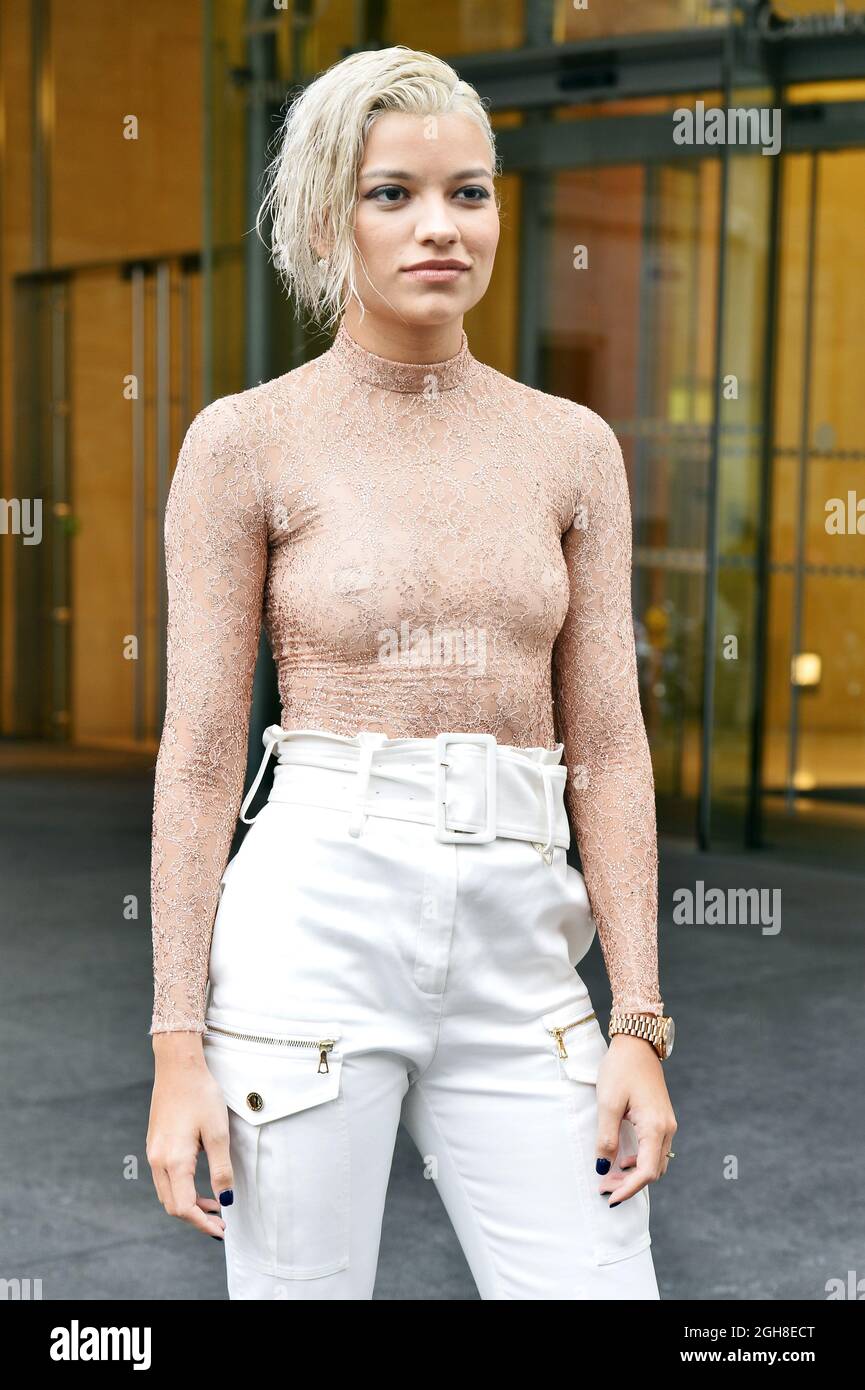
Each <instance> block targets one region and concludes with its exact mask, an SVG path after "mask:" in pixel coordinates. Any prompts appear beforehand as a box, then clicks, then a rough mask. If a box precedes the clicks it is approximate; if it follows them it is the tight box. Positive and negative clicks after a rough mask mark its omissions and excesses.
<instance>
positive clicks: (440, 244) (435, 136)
mask: <svg viewBox="0 0 865 1390" xmlns="http://www.w3.org/2000/svg"><path fill="white" fill-rule="evenodd" d="M498 239H499V216H498V209H497V208H496V204H495V198H494V193H493V176H492V167H491V162H490V148H489V143H488V141H487V138H486V136H485V134H484V132H483V131H482V129H481V128H480V126H479V125H478V124H477V122H476V121H475V120H473V119H472V117H471V116H467V115H465V114H462V113H457V112H454V113H448V114H446V115H437V116H413V115H408V114H406V113H404V112H397V111H388V112H385V113H384V114H383V115H381V116H379V117H378V119H377V120H376V121H374V123H373V125H372V128H371V130H370V133H369V135H368V137H367V141H366V148H365V150H364V156H363V160H362V162H361V167H360V171H359V174H358V194H357V204H356V219H355V242H356V244H357V247H358V250H359V251H360V253H361V255H362V257H363V262H361V260H360V258H359V257H357V256H356V257H355V280H356V284H357V291H358V294H359V296H360V298H361V300H362V302H363V305H364V308H365V309H366V310H367V312H368V313H369V314H370V315H371V316H373V317H374V318H377V319H380V320H381V319H387V320H389V321H394V320H395V321H397V322H399V323H401V324H403V325H405V324H414V325H417V326H418V327H421V326H428V327H432V326H434V325H439V324H446V323H448V322H450V321H451V320H454V319H460V318H461V316H462V315H463V314H464V313H465V312H466V311H467V310H468V309H470V308H471V307H472V305H474V304H477V302H478V300H479V299H480V298H481V297H482V296H483V294H484V292H485V291H486V288H487V285H488V284H489V281H490V275H491V274H492V269H493V261H494V259H495V253H496V246H497V244H498ZM429 261H433V262H435V263H436V264H437V265H439V266H441V264H442V262H450V261H454V262H457V263H458V266H459V268H456V269H451V270H439V271H438V273H436V272H435V271H424V270H418V269H413V267H417V266H418V265H419V264H422V263H424V262H429ZM364 263H365V267H366V269H365V270H364ZM388 301H389V302H388Z"/></svg>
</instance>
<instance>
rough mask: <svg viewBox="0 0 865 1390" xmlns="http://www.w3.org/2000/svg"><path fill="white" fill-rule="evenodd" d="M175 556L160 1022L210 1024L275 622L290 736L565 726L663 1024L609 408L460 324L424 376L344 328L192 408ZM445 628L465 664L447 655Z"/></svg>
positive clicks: (644, 1001) (602, 934)
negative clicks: (529, 375) (323, 345)
mask: <svg viewBox="0 0 865 1390" xmlns="http://www.w3.org/2000/svg"><path fill="white" fill-rule="evenodd" d="M165 552H166V567H167V575H168V594H169V613H168V653H167V659H168V687H167V709H166V714H165V724H164V729H163V733H162V739H161V743H160V747H159V755H158V759H157V764H156V781H155V792H154V806H153V843H152V850H153V853H152V866H151V910H152V919H153V953H154V977H155V990H154V1009H153V1019H152V1024H151V1028H150V1032H151V1033H157V1032H170V1031H174V1030H178V1029H191V1030H193V1031H196V1032H201V1031H202V1030H203V1027H204V1021H203V1020H204V1001H205V990H206V984H207V968H208V955H209V950H210V939H211V933H212V927H213V921H214V918H215V915H216V907H217V903H218V897H219V882H220V878H221V876H222V873H223V871H224V868H225V865H226V862H227V858H228V853H229V849H230V846H231V842H232V837H233V833H234V827H235V823H236V818H237V814H238V810H239V806H240V801H241V798H242V794H243V783H244V777H245V771H246V754H247V734H248V723H249V709H250V698H251V690H252V678H253V671H254V667H255V661H256V655H257V652H258V644H259V634H260V626H261V622H262V619H263V621H264V624H265V630H266V632H267V636H268V638H269V641H270V646H271V649H272V651H273V656H274V659H275V662H276V665H277V668H278V672H279V686H280V694H281V704H282V721H281V722H282V725H283V727H284V728H286V729H291V728H320V729H327V730H331V731H332V732H335V733H340V734H349V735H351V734H354V733H356V732H357V731H358V729H361V728H368V729H376V730H380V731H383V732H385V733H386V734H387V735H388V737H391V738H396V737H420V738H426V737H431V736H433V735H435V734H437V733H439V732H441V731H442V730H464V731H470V732H483V733H492V734H494V735H495V736H496V738H497V740H498V741H499V742H500V743H510V744H513V745H516V746H521V747H531V746H539V745H540V746H549V745H551V744H553V743H555V742H557V741H559V740H561V741H562V742H563V743H564V755H563V758H564V761H565V762H566V763H567V765H568V768H569V770H570V776H569V778H568V783H567V787H566V792H565V796H566V802H567V806H568V812H569V815H570V820H571V825H572V827H573V829H574V833H575V836H576V840H577V844H578V847H579V851H580V856H581V862H582V866H583V874H584V877H585V880H586V887H587V890H588V893H589V899H590V903H591V907H592V913H593V916H594V919H595V922H596V924H597V929H598V935H599V938H600V942H601V947H602V950H603V954H604V959H605V963H606V967H607V971H608V974H609V977H610V983H611V988H612V994H613V1004H614V1006H616V1007H617V1008H620V1009H633V1010H638V1011H641V1012H650V1013H656V1014H660V1013H662V1012H663V1004H662V1001H661V998H660V995H659V989H658V965H657V935H656V912H657V843H656V828H655V804H654V784H653V776H652V764H651V761H650V756H649V748H648V741H647V738H646V731H645V726H644V723H643V718H642V714H641V709H640V701H639V695H638V688H637V673H636V658H635V650H634V633H633V624H632V616H631V599H630V571H631V515H630V502H629V496H628V486H627V479H626V475H625V468H624V463H623V459H622V453H621V449H620V447H619V444H618V442H617V440H616V436H615V435H614V433H613V431H612V429H611V428H610V426H609V425H608V424H606V422H605V421H604V420H603V419H602V418H601V417H600V416H599V415H597V414H595V413H594V412H593V411H592V410H590V409H589V408H588V407H587V406H584V405H577V404H575V403H574V402H573V401H570V400H566V399H564V398H560V397H557V396H551V395H547V394H546V393H544V392H542V391H538V390H535V389H533V388H531V387H528V386H524V385H521V384H520V383H519V382H516V381H513V380H512V379H511V378H510V377H507V376H504V375H503V374H502V373H500V372H498V371H496V370H494V369H493V368H492V367H488V366H485V365H484V364H483V363H481V362H479V361H477V360H476V359H475V358H474V357H473V356H472V354H471V352H470V351H469V347H468V342H467V340H466V336H465V334H463V340H462V347H461V349H460V351H459V353H458V354H457V355H456V356H455V357H452V358H449V359H447V360H446V361H444V362H435V363H430V364H426V365H423V364H413V363H401V362H393V361H390V360H388V359H386V358H382V357H378V356H375V355H374V354H373V353H370V352H368V351H367V350H366V349H365V348H362V347H361V346H360V345H359V344H358V343H357V342H355V340H354V339H353V338H351V337H350V335H349V333H348V330H347V329H346V328H345V326H344V325H341V326H340V328H339V330H338V332H337V336H336V338H335V340H334V342H333V344H332V346H331V347H330V348H329V349H328V350H327V351H326V352H324V353H323V355H321V356H320V357H318V358H316V359H315V360H314V361H312V362H309V363H306V364H304V365H303V366H301V367H298V368H296V369H294V370H293V371H290V372H287V373H285V374H284V375H283V376H279V377H275V378H274V379H273V380H271V381H265V382H262V383H260V384H259V385H258V386H254V387H251V388H250V389H248V390H245V391H241V392H238V393H237V394H235V395H230V396H224V397H222V398H220V399H219V400H215V401H213V402H212V403H211V404H210V405H208V406H205V407H204V409H203V410H201V411H199V413H198V414H197V415H196V416H195V418H194V420H193V421H192V423H191V424H190V426H189V429H188V430H187V433H186V436H185V438H184V440H183V444H182V447H181V450H180V454H179V457H178V462H177V468H176V470H175V473H174V477H173V479H172V483H171V488H170V492H169V497H168V504H167V510H166V516H165ZM438 638H442V644H441V648H440V650H441V651H444V652H448V651H453V650H457V651H458V652H459V660H451V661H450V662H447V661H441V660H439V661H436V660H435V658H434V655H431V653H435V651H436V650H437V646H436V639H438ZM449 644H450V645H449ZM460 644H462V645H460Z"/></svg>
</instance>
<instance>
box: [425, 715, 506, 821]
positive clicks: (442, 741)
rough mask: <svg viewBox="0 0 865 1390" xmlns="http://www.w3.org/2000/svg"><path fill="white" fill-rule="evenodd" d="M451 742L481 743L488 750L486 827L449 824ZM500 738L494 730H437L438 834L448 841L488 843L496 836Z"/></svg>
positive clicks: (436, 785)
mask: <svg viewBox="0 0 865 1390" xmlns="http://www.w3.org/2000/svg"><path fill="white" fill-rule="evenodd" d="M449 743H480V744H482V745H483V746H484V748H485V750H486V758H485V764H484V772H485V786H486V800H487V807H486V809H487V818H486V824H485V825H484V828H483V830H448V828H447V826H446V825H445V815H446V801H445V771H446V768H447V760H446V758H445V753H446V750H447V746H448V744H449ZM496 746H497V745H496V739H495V735H494V734H436V740H435V760H436V766H435V806H436V809H435V837H436V839H437V840H441V841H442V842H443V843H444V844H488V843H489V841H490V840H494V839H495V838H496V770H497V764H496Z"/></svg>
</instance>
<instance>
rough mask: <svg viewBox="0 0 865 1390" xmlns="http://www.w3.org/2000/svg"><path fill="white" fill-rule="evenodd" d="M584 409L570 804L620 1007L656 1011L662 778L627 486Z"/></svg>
mask: <svg viewBox="0 0 865 1390" xmlns="http://www.w3.org/2000/svg"><path fill="white" fill-rule="evenodd" d="M581 411H582V416H583V419H582V438H581V445H580V450H579V473H578V489H577V505H576V509H575V513H574V519H573V522H572V524H571V525H570V526H569V528H568V530H567V531H566V532H565V533H564V535H563V537H562V550H563V554H564V557H565V563H566V565H567V569H568V575H569V580H570V600H569V605H568V611H567V615H566V618H565V621H564V624H563V625H562V628H561V630H560V632H559V634H558V636H557V638H556V641H555V645H554V648H553V696H554V708H555V712H556V724H557V729H558V737H559V738H560V739H561V741H562V742H563V743H564V745H565V748H564V760H565V762H566V763H567V766H568V769H569V776H568V782H567V786H566V790H565V799H566V804H567V807H568V814H569V817H570V820H571V825H572V827H573V829H574V832H575V835H576V838H577V844H578V847H579V851H580V858H581V861H582V867H583V876H584V878H585V881H586V889H587V892H588V895H589V902H590V904H591V908H592V915H593V917H594V920H595V924H596V926H597V929H598V937H599V940H600V943H601V949H602V951H603V956H604V962H605V965H606V968H607V974H608V975H609V979H610V987H611V991H612V997H613V1007H614V1008H615V1009H617V1010H628V1011H632V1012H637V1013H654V1014H659V1015H660V1014H662V1013H663V1002H662V1000H661V996H660V992H659V984H658V946H657V901H658V896H657V895H658V851H657V835H656V819H655V797H654V777H653V773H652V762H651V756H650V753H649V744H648V738H647V735H646V727H645V723H644V721H643V715H642V710H641V707H640V697H639V686H638V681H637V660H636V651H635V644H634V628H633V617H632V610H631V583H630V581H631V550H632V541H631V506H630V498H629V495H628V482H627V475H626V473H625V465H624V460H623V458H622V451H621V447H620V445H619V442H618V440H617V438H616V436H615V434H614V432H613V430H612V429H611V428H610V426H609V425H608V424H607V423H606V421H604V420H603V419H602V418H601V417H600V416H599V415H597V414H595V412H594V411H591V410H589V409H588V408H587V407H581Z"/></svg>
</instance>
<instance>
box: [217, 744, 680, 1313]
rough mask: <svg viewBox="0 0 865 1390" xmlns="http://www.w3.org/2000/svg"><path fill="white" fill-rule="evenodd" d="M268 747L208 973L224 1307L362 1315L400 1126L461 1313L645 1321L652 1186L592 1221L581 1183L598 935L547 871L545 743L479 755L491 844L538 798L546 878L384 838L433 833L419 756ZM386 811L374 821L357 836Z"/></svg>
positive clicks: (581, 894) (459, 779)
mask: <svg viewBox="0 0 865 1390" xmlns="http://www.w3.org/2000/svg"><path fill="white" fill-rule="evenodd" d="M276 730H277V726H271V730H268V732H267V733H266V734H265V740H267V739H268V737H269V736H271V735H272V734H273V733H275V732H276ZM277 741H278V742H279V765H278V766H277V767H276V769H275V777H274V785H273V788H272V789H271V792H270V799H269V800H268V801H267V803H266V804H265V806H264V807H263V809H262V810H261V811H260V812H259V814H258V816H256V817H254V818H253V819H254V824H253V826H252V829H251V830H250V831H249V832H248V834H247V835H246V838H245V839H244V840H243V842H242V844H241V847H240V849H239V851H238V853H237V854H236V855H235V856H234V857H233V859H232V860H231V861H230V862H229V864H228V866H227V868H226V871H225V873H224V875H223V879H222V887H221V890H220V894H221V895H220V902H219V908H218V911H217V915H216V920H215V924H214V930H213V939H212V946H211V952H210V970H209V978H210V983H209V990H208V1002H207V1015H206V1016H207V1032H206V1033H205V1035H204V1049H205V1057H206V1060H207V1065H208V1067H209V1069H210V1071H211V1072H212V1074H213V1075H214V1076H215V1078H216V1080H217V1082H218V1084H219V1085H220V1087H221V1089H222V1093H223V1095H224V1097H225V1100H226V1104H227V1106H228V1114H229V1125H230V1153H231V1162H232V1169H233V1175H234V1186H233V1191H234V1201H233V1204H232V1205H230V1206H228V1207H224V1208H222V1209H221V1214H222V1216H223V1217H224V1219H225V1222H226V1227H225V1255H226V1261H227V1279H228V1293H229V1297H230V1298H231V1299H270V1298H285V1299H358V1300H360V1299H370V1298H371V1297H372V1293H373V1285H374V1282H375V1274H376V1265H377V1261H378V1251H379V1242H380V1235H381V1223H382V1213H383V1209H384V1201H385V1192H386V1189H387V1185H388V1176H389V1171H390V1166H391V1158H392V1153H393V1148H394V1142H395V1138H396V1132H397V1126H398V1124H399V1122H400V1120H402V1122H403V1124H404V1125H405V1126H406V1129H407V1131H408V1133H409V1134H410V1136H411V1138H412V1140H413V1141H414V1143H415V1145H416V1146H417V1149H418V1151H419V1156H420V1158H419V1162H420V1164H421V1171H422V1174H423V1176H424V1177H425V1178H429V1179H430V1180H431V1181H432V1182H434V1183H435V1184H436V1187H437V1188H438V1192H439V1194H440V1196H441V1199H442V1201H443V1203H444V1206H445V1208H446V1210H447V1213H448V1216H449V1217H450V1220H451V1222H452V1223H453V1227H454V1229H455V1231H456V1234H457V1237H458V1239H459V1241H460V1244H461V1246H462V1249H463V1252H464V1254H465V1257H466V1260H467V1262H468V1265H469V1268H470V1269H471V1272H472V1275H473V1277H474V1280H475V1282H476V1284H477V1288H478V1291H479V1294H480V1296H481V1298H482V1299H550V1300H551V1299H657V1298H658V1297H659V1293H658V1286H657V1283H656V1279H655V1272H654V1267H653V1262H652V1257H651V1252H650V1248H649V1247H650V1240H651V1237H650V1234H649V1208H650V1202H649V1192H648V1188H647V1187H644V1188H643V1189H642V1190H641V1191H640V1192H638V1193H636V1194H635V1195H634V1196H633V1197H631V1198H629V1199H628V1200H627V1201H625V1202H623V1203H622V1204H621V1205H620V1206H618V1207H616V1208H610V1206H609V1205H608V1204H609V1201H610V1196H609V1195H602V1192H601V1189H602V1188H603V1186H604V1180H603V1178H601V1177H599V1176H598V1174H597V1172H596V1170H595V1159H596V1156H597V1155H596V1150H595V1143H596V1090H595V1082H596V1077H597V1072H598V1066H599V1064H600V1062H601V1060H602V1058H603V1057H604V1056H605V1054H606V1052H607V1046H608V1045H607V1043H606V1041H605V1038H604V1035H603V1033H602V1030H601V1028H600V1025H599V1023H598V1021H597V1019H596V1018H595V1017H594V1011H593V1008H592V1001H591V999H590V997H589V993H588V990H587V989H586V986H585V985H584V984H583V981H582V980H581V979H580V976H579V975H578V974H577V972H576V969H575V967H576V965H577V963H578V962H579V961H580V960H581V958H582V957H583V955H584V954H585V952H586V951H587V950H588V948H589V945H590V944H591V940H592V937H593V935H594V931H595V925H594V922H593V919H592V917H591V912H590V909H589V903H588V897H587V893H586V888H585V884H584V881H583V877H582V875H581V874H580V873H579V872H578V871H577V870H576V869H574V868H573V867H572V866H570V865H569V864H568V863H567V859H566V849H565V845H566V844H567V841H568V838H569V831H568V830H567V817H566V815H565V812H564V804H563V796H562V792H563V786H564V779H565V777H566V775H567V770H566V769H565V768H564V766H561V767H556V768H555V772H554V774H553V775H552V776H550V775H549V774H547V775H545V776H544V778H543V786H541V785H540V784H541V777H540V776H539V769H538V764H541V765H547V766H555V764H558V763H559V762H560V758H561V753H562V745H561V744H559V745H557V746H556V748H555V749H553V750H550V749H523V750H521V749H516V748H513V747H507V748H506V747H505V746H504V745H496V748H495V760H496V761H497V764H498V768H499V775H500V785H505V783H504V782H503V781H502V778H501V773H502V763H503V760H504V761H506V763H507V768H506V769H505V770H506V771H507V774H508V776H507V783H506V790H507V792H508V798H507V804H506V805H505V806H504V807H502V803H501V798H500V802H499V814H500V815H502V816H504V817H507V816H508V815H509V816H510V817H511V824H512V825H513V824H514V823H516V824H517V825H519V824H521V823H522V824H524V825H525V824H528V823H529V821H530V819H531V818H534V820H533V821H532V823H533V824H534V823H536V821H537V818H538V815H539V809H540V810H542V809H543V807H544V796H545V789H547V790H546V797H547V803H546V804H547V811H548V812H550V813H551V815H552V819H551V820H550V821H549V822H548V823H549V824H550V826H551V827H555V829H556V834H555V839H556V840H557V841H558V842H557V843H552V841H553V838H554V837H553V834H552V831H551V833H550V835H549V837H548V841H549V842H550V847H549V849H548V851H547V853H546V854H543V853H542V852H541V850H540V849H539V848H538V846H537V844H535V843H532V842H531V841H530V840H529V839H519V838H513V837H511V836H507V835H503V834H501V833H497V834H496V837H495V838H493V839H488V840H486V841H478V840H472V839H470V838H467V839H466V840H465V841H464V842H463V843H459V842H457V841H455V840H454V841H449V840H446V839H445V838H443V837H439V834H438V832H437V831H436V829H435V826H434V825H433V824H432V823H425V822H424V821H423V820H420V819H416V820H409V819H403V818H402V816H403V813H407V814H416V815H420V814H425V813H426V814H428V812H429V807H430V805H431V802H432V797H431V790H430V789H431V786H432V782H431V780H430V779H431V776H432V775H433V774H432V772H431V766H432V762H431V760H432V757H433V752H432V750H433V749H434V746H435V741H434V740H425V739H385V738H384V736H382V735H376V734H370V733H367V732H365V733H364V734H362V735H360V736H358V737H356V738H354V739H349V738H346V737H343V736H338V735H327V734H325V733H323V732H321V731H316V730H304V731H292V732H291V733H285V732H284V731H279V736H278V740H277ZM492 742H493V743H494V740H493V741H492ZM368 743H369V745H371V746H372V748H373V752H372V753H370V752H368V751H367V752H366V764H365V767H364V765H363V760H362V759H361V760H360V762H359V752H358V750H359V748H361V749H366V748H367V744H368ZM273 746H274V742H271V743H270V744H268V745H267V746H266V751H265V760H264V762H266V760H267V756H268V754H269V752H270V751H271V749H272V747H273ZM473 756H474V759H475V760H474V761H473ZM288 758H292V759H295V760H296V759H298V758H300V759H305V761H304V762H302V763H299V762H297V761H294V762H288V761H285V762H284V761H283V759H288ZM264 762H263V763H262V770H263V768H264ZM447 762H448V764H449V767H448V768H447V770H446V771H445V776H446V778H447V779H448V783H449V784H450V785H449V786H448V789H447V791H446V793H445V795H446V797H449V796H452V795H453V796H454V797H455V801H453V802H452V801H448V803H447V805H446V806H445V807H443V809H442V814H443V815H444V816H445V817H446V818H447V819H446V820H444V821H443V822H441V825H443V826H445V827H446V828H447V829H448V830H450V831H451V833H452V834H453V833H457V834H458V833H459V831H458V829H457V827H458V825H459V820H460V809H461V806H462V811H463V819H464V824H465V812H466V809H467V807H468V808H469V809H470V806H471V804H472V803H471V796H468V798H467V796H466V792H467V788H469V787H470V784H471V778H472V777H474V778H475V780H476V782H478V783H480V785H481V795H482V790H483V773H484V768H485V767H486V769H487V771H488V770H489V769H488V763H487V762H486V761H485V754H484V751H483V750H482V749H479V748H478V745H477V744H473V743H469V742H466V743H463V744H459V743H454V744H450V745H449V746H448V750H447ZM325 764H328V765H325ZM340 768H342V769H343V770H342V771H340V770H339V769H340ZM346 769H350V770H346ZM467 769H468V772H467V771H466V770H467ZM258 780H260V777H259V778H258V779H256V784H257V782H258ZM254 785H255V784H254ZM352 788H356V796H355V805H354V808H352V806H351V805H348V804H345V797H346V795H348V796H352V795H353V792H352ZM550 789H551V792H552V801H551V800H550ZM252 792H253V789H252V788H251V789H250V793H249V794H248V796H247V799H246V802H245V803H244V805H246V804H247V803H248V801H249V800H250V799H251V795H252ZM340 798H342V801H343V804H342V805H341V806H336V805H328V804H326V803H327V802H328V801H331V802H333V801H338V800H340ZM387 801H389V802H390V806H389V808H388V810H389V814H388V815H387V816H386V815H383V814H365V811H368V810H372V809H375V810H377V811H384V809H385V802H387ZM481 804H482V802H481ZM523 809H524V810H525V816H524V817H523V818H522V821H521V813H522V811H523ZM241 814H243V813H242V812H241ZM244 819H246V817H244ZM469 819H471V816H469ZM500 823H501V822H500ZM487 829H489V825H488V827H487ZM538 838H539V840H540V841H544V839H545V837H544V835H543V834H541V835H539V837H538ZM548 861H549V862H548ZM552 1029H561V1030H562V1031H561V1032H559V1033H554V1032H551V1031H550V1030H552ZM563 1054H564V1055H563ZM620 1141H621V1147H620V1152H619V1155H618V1156H617V1165H616V1166H615V1167H614V1169H613V1171H618V1159H619V1158H621V1157H622V1156H623V1155H624V1154H626V1153H633V1152H635V1149H636V1144H635V1136H634V1131H633V1127H632V1126H631V1125H630V1123H629V1122H628V1121H627V1120H623V1122H622V1127H621V1133H620Z"/></svg>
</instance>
